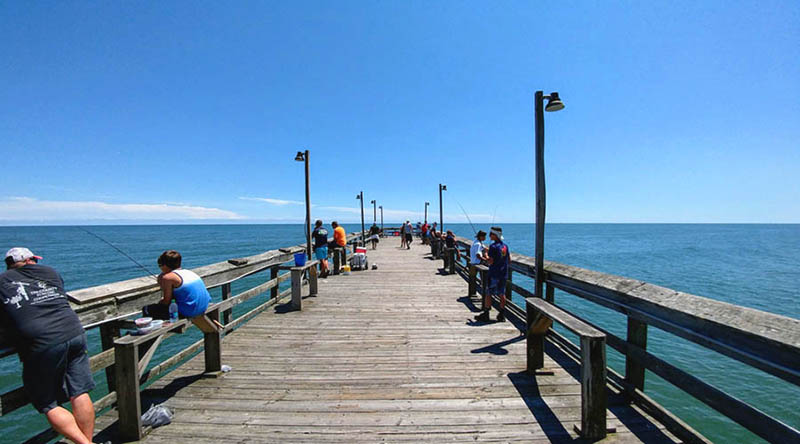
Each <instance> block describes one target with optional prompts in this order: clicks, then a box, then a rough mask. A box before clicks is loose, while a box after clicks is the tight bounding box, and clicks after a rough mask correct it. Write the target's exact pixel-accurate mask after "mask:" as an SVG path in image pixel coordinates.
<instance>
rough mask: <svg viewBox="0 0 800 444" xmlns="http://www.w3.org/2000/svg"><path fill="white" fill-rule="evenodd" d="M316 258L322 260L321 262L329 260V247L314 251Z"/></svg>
mask: <svg viewBox="0 0 800 444" xmlns="http://www.w3.org/2000/svg"><path fill="white" fill-rule="evenodd" d="M314 257H315V258H317V260H320V261H322V260H325V259H327V258H328V246H327V245H323V246H321V247H317V249H316V250H314Z"/></svg>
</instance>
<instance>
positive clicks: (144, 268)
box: [77, 227, 158, 280]
mask: <svg viewBox="0 0 800 444" xmlns="http://www.w3.org/2000/svg"><path fill="white" fill-rule="evenodd" d="M77 228H78V229H79V230H81V231H83V232H84V233H86V234H89V235H91V236H94V237H96V238H97V239H99V240H100V241H102V242H103V243H105V244H106V245H108V246H110V247H111V248H113V249H115V250H117V251H118V252H119V253H120V254H121V255H123V256H125V257H127V258H128V259H130V260H131V261H132V262H133V263H134V264H136V265H138V266H139V268H141V269H142V270H144V271H146V272H147V274H149V275H150V276H152V277H153V278H154V279H155V280H158V277H157V276H156V275H155V274H153V273H152V272H151V271H150V270H148V269H147V267H145V266H144V265H142V264H140V263H139V262H138V261H137V260H136V259H134V258H132V257H130V255H128V253H126V252H124V251H122V250H121V249H119V248H117V246H116V245H114V244H112V243H111V242H109V241H107V240H105V239H103V238H102V237H100V236H98V235H97V234H95V233H92V232H91V231H89V230H87V229H86V228H83V227H77Z"/></svg>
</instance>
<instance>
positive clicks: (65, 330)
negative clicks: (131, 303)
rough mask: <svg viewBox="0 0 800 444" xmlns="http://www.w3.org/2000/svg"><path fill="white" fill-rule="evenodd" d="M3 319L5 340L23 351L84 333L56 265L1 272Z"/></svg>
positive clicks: (0, 295) (27, 351) (21, 354)
mask: <svg viewBox="0 0 800 444" xmlns="http://www.w3.org/2000/svg"><path fill="white" fill-rule="evenodd" d="M0 299H1V300H2V301H3V308H2V310H0V321H1V324H0V325H2V329H3V330H4V335H6V338H5V339H8V340H10V342H11V343H12V344H14V346H15V347H17V350H18V351H19V353H20V356H22V357H23V359H24V355H25V354H27V353H29V352H36V351H41V350H44V349H47V348H49V347H50V346H52V345H55V344H60V343H62V342H66V341H68V340H70V339H72V338H74V337H75V336H78V335H80V334H83V326H81V322H80V320H79V319H78V315H77V314H75V312H74V311H72V307H70V306H69V300H68V299H67V293H66V292H65V291H64V281H63V280H62V279H61V276H60V275H59V274H58V273H57V272H56V271H55V270H54V269H52V268H50V267H47V266H44V265H38V264H36V265H25V266H23V267H21V268H15V269H12V270H7V271H6V272H4V273H2V274H0Z"/></svg>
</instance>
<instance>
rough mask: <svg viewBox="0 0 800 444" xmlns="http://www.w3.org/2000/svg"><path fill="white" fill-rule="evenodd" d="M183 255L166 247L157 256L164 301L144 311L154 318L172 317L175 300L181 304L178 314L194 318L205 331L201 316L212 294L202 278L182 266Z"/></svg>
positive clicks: (148, 306)
mask: <svg viewBox="0 0 800 444" xmlns="http://www.w3.org/2000/svg"><path fill="white" fill-rule="evenodd" d="M182 261H183V258H182V257H181V254H180V253H178V252H177V251H175V250H167V251H165V252H163V253H161V256H159V257H158V261H157V262H158V268H160V269H161V274H159V275H158V284H159V285H160V286H161V300H160V301H158V303H155V304H150V305H146V306H145V307H144V308H142V313H143V314H144V315H145V316H149V317H151V318H153V319H164V320H168V319H169V306H170V304H171V303H172V300H173V299H174V300H175V305H177V306H178V315H179V316H180V317H181V318H187V319H191V320H192V322H194V323H195V324H196V325H197V326H198V327H199V328H200V329H201V330H203V331H205V327H206V325H205V324H206V323H207V322H204V321H202V320H200V319H195V318H198V317H203V316H202V315H203V314H205V312H206V309H208V303H209V302H210V301H211V295H210V294H209V293H208V290H207V289H206V284H205V283H203V279H202V278H201V277H200V276H198V275H197V273H195V272H194V271H192V270H185V269H183V268H181V263H182Z"/></svg>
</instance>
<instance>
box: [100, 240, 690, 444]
mask: <svg viewBox="0 0 800 444" xmlns="http://www.w3.org/2000/svg"><path fill="white" fill-rule="evenodd" d="M398 244H399V240H397V238H388V239H384V240H383V241H382V242H381V243H380V244H379V248H378V249H377V250H375V251H372V250H370V251H369V259H370V263H371V264H377V265H378V269H377V270H369V271H354V272H353V273H352V274H351V275H349V276H345V275H339V276H331V277H329V278H328V279H324V280H320V283H319V294H318V296H316V297H306V298H305V299H304V300H303V309H302V311H292V310H289V309H288V306H287V305H276V306H275V307H274V309H271V310H268V311H265V312H264V313H262V314H260V315H259V316H257V317H255V318H254V319H252V320H251V321H249V322H247V323H246V324H244V325H243V326H242V327H240V328H239V329H237V330H236V331H234V332H233V333H231V334H229V335H228V336H226V337H225V339H224V341H223V344H222V362H223V364H227V365H230V366H231V367H232V371H231V372H230V373H227V374H225V375H224V376H221V377H218V378H204V377H202V374H203V372H204V369H205V367H204V362H203V356H202V355H199V356H198V357H196V358H194V359H192V360H190V361H188V362H186V363H185V364H183V365H181V366H180V367H178V368H177V369H176V370H174V371H172V372H170V373H169V374H168V375H166V376H165V377H163V378H162V379H160V380H158V381H156V382H155V383H154V384H153V385H151V386H150V387H149V388H148V389H146V390H144V391H143V392H142V403H143V409H144V408H146V406H147V405H148V404H149V403H151V402H166V404H167V405H169V406H172V407H173V408H174V409H175V417H174V419H173V422H172V424H170V425H167V426H164V427H160V428H157V429H154V430H152V431H151V432H150V433H149V434H148V435H147V436H146V437H145V439H144V442H148V443H150V442H153V443H159V442H193V443H212V442H213V443H219V442H380V441H405V442H474V441H501V442H509V441H520V442H523V441H524V442H550V441H572V440H573V439H575V438H577V437H578V435H577V433H576V432H575V426H577V425H579V424H580V417H581V386H580V381H579V380H578V379H576V375H577V374H578V370H579V366H578V363H577V362H575V361H573V360H572V359H571V358H569V357H568V356H567V355H566V354H565V353H563V352H560V351H559V350H558V349H557V348H556V347H552V350H549V353H548V356H547V358H546V362H545V369H544V370H545V371H543V372H541V374H540V375H536V376H530V375H528V373H527V372H526V346H525V338H524V336H523V334H522V333H521V331H520V330H519V329H518V328H517V327H515V326H514V325H513V324H512V323H510V322H504V323H489V324H482V323H475V322H473V320H472V318H473V315H475V314H476V313H475V312H474V311H475V310H476V309H475V308H474V305H473V304H479V302H478V299H477V297H476V298H474V299H471V298H469V297H467V283H466V282H465V281H464V280H463V279H462V278H461V277H460V276H458V275H443V274H441V273H440V271H439V268H440V267H441V261H439V260H432V259H431V258H430V254H429V253H430V249H429V248H428V247H426V246H422V245H420V244H419V243H418V242H417V243H415V244H412V248H411V250H401V249H399V248H398ZM607 414H608V426H609V427H610V428H612V429H615V430H616V433H613V434H611V435H609V436H610V437H609V442H641V441H644V442H675V437H674V436H673V435H672V434H670V433H669V432H667V431H666V430H665V429H664V426H663V425H660V424H658V423H656V422H655V421H653V420H652V419H651V418H649V417H648V416H647V415H646V414H644V413H643V412H642V411H640V410H638V409H637V408H635V407H632V406H630V405H629V404H627V403H626V402H625V400H624V399H623V398H622V397H621V396H619V395H613V394H612V396H611V402H610V410H609V411H608V413H607ZM113 421H114V416H113V414H112V415H107V416H106V417H101V418H100V419H99V426H101V427H100V428H102V427H109V426H111V428H110V429H109V432H110V433H109V435H110V436H113V435H114V433H113V430H112V429H113V426H112V422H113Z"/></svg>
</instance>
